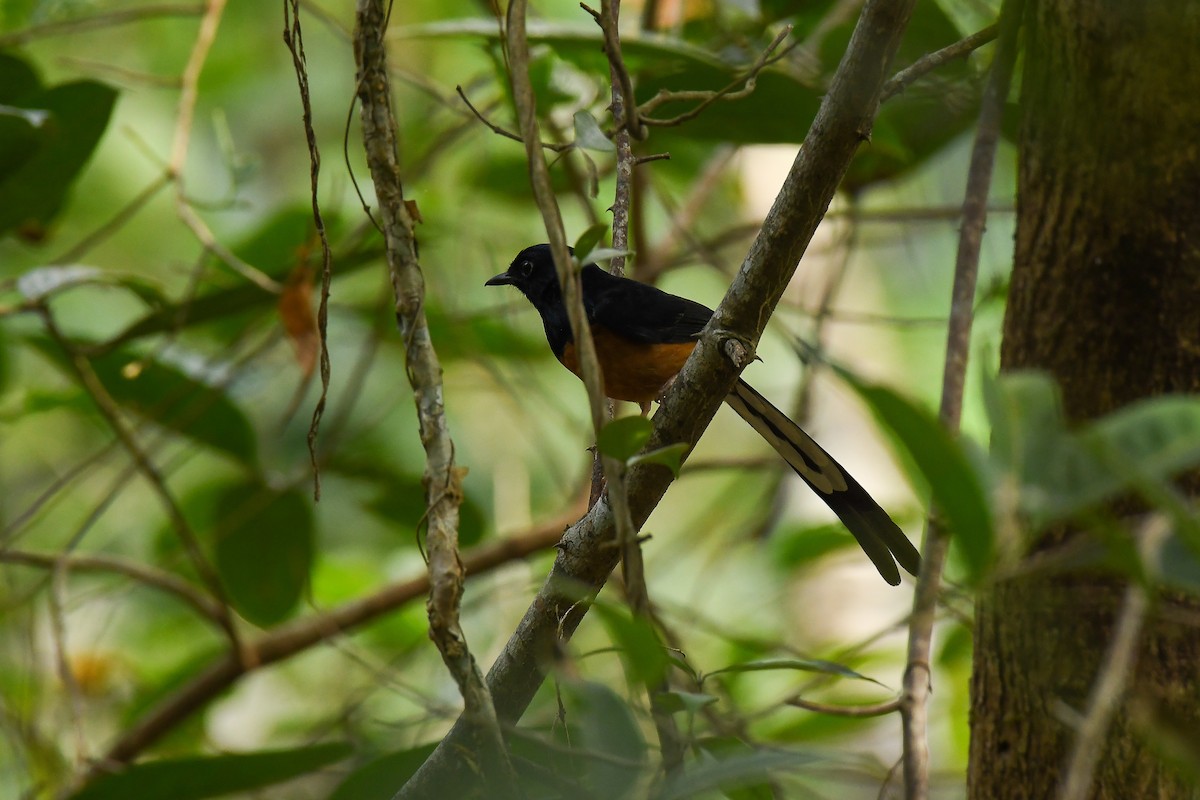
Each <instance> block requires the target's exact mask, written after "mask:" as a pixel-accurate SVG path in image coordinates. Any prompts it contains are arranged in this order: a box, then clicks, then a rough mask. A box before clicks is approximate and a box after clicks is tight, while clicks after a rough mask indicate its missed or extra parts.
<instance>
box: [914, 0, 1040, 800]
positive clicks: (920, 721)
mask: <svg viewBox="0 0 1200 800" xmlns="http://www.w3.org/2000/svg"><path fill="white" fill-rule="evenodd" d="M1022 6H1023V0H1004V5H1003V6H1002V7H1001V10H1000V41H999V44H998V45H997V52H996V59H995V61H994V62H993V63H992V71H991V74H990V75H989V77H988V83H987V88H986V89H985V90H984V95H983V100H982V103H981V106H980V109H979V126H978V128H977V130H976V134H975V146H974V149H973V151H972V153H971V166H970V170H969V172H968V174H967V188H966V197H965V199H964V200H963V222H962V231H961V235H960V237H959V243H958V256H957V258H956V260H955V264H954V287H953V289H952V291H951V299H950V320H949V329H948V331H947V334H946V367H945V372H944V375H943V378H942V400H941V407H940V409H939V411H938V418H939V420H940V421H941V423H942V425H944V426H945V427H946V429H947V430H950V431H958V429H959V426H960V422H961V419H962V400H963V388H964V385H965V382H966V372H967V356H968V354H969V353H970V345H971V326H972V322H973V321H974V316H975V286H976V283H977V280H978V274H979V253H980V249H981V247H982V243H983V231H984V225H985V223H986V221H987V200H988V190H989V188H990V187H991V182H992V167H993V163H994V161H995V155H996V144H997V142H998V140H999V136H1000V120H1001V117H1002V116H1003V114H1004V104H1005V101H1006V99H1007V97H1008V86H1009V82H1010V81H1011V79H1012V70H1013V64H1014V63H1015V61H1016V53H1017V32H1018V30H1019V28H1020V23H1021V10H1022ZM949 548H950V536H949V531H947V530H945V528H944V527H943V526H942V525H941V524H940V523H939V522H938V521H937V519H936V514H935V513H933V512H931V515H930V521H929V524H928V525H927V527H926V533H925V542H924V546H923V547H922V548H921V550H922V558H921V571H920V575H919V576H918V578H917V587H916V591H915V592H914V594H913V611H912V618H911V621H910V623H909V628H908V666H907V668H906V669H905V671H904V690H903V694H902V695H901V709H900V716H901V720H902V721H903V728H904V790H905V797H906V798H907V800H925V798H926V797H928V796H929V748H928V742H927V735H928V733H927V731H928V723H929V720H928V715H929V708H928V704H929V693H930V679H931V677H932V675H931V669H930V666H929V664H930V659H931V655H930V654H931V652H932V648H933V624H934V620H935V617H936V615H937V603H938V594H939V592H940V587H941V580H942V569H943V567H944V565H945V561H946V553H947V551H948V550H949Z"/></svg>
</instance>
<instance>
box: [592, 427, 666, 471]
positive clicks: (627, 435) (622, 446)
mask: <svg viewBox="0 0 1200 800" xmlns="http://www.w3.org/2000/svg"><path fill="white" fill-rule="evenodd" d="M653 430H654V425H652V424H651V422H650V420H648V419H646V418H645V417H621V418H620V419H614V420H613V421H612V422H610V423H608V424H607V425H605V426H604V427H603V428H601V430H600V435H599V436H598V437H597V442H596V444H597V446H598V447H599V448H600V452H601V453H603V454H604V455H606V456H610V457H611V458H615V459H617V460H618V461H621V462H622V463H623V462H625V461H628V460H629V459H630V458H631V457H633V456H634V455H636V454H637V452H638V451H639V450H641V449H642V446H643V445H645V444H646V442H648V441H649V440H650V434H651V432H652V431H653Z"/></svg>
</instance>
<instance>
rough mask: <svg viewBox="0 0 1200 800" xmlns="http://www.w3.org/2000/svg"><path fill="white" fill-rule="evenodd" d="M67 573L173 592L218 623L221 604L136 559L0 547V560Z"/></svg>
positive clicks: (168, 574)
mask: <svg viewBox="0 0 1200 800" xmlns="http://www.w3.org/2000/svg"><path fill="white" fill-rule="evenodd" d="M60 561H62V562H64V563H65V564H66V568H67V569H68V570H70V571H71V572H110V573H113V574H115V575H124V576H125V577H127V578H132V579H133V580H135V581H137V582H138V583H141V584H144V585H146V586H150V587H152V588H154V589H158V590H159V591H162V592H166V593H167V594H170V595H174V596H175V597H178V598H179V599H180V600H182V601H183V602H184V603H187V604H188V605H189V606H191V607H192V608H194V609H195V610H196V611H198V612H199V613H200V614H201V615H202V616H204V617H207V618H208V619H210V620H213V621H214V622H217V623H218V624H221V623H222V619H223V615H222V613H221V605H220V604H219V603H216V602H214V601H213V600H212V598H210V597H209V596H208V595H206V594H204V593H203V592H201V591H199V590H198V589H197V588H196V587H195V586H193V585H192V584H191V583H190V582H188V581H185V580H184V579H183V578H180V577H178V576H177V575H173V574H171V573H170V572H166V571H164V570H159V569H154V568H153V567H148V566H146V565H145V564H140V563H138V562H136V561H129V560H128V559H123V558H113V557H112V556H103V555H92V556H79V555H76V556H63V555H57V554H50V553H32V552H28V551H25V550H0V562H3V563H6V564H21V565H24V566H27V567H39V568H41V569H54V568H55V566H56V565H57V564H58V563H59V562H60Z"/></svg>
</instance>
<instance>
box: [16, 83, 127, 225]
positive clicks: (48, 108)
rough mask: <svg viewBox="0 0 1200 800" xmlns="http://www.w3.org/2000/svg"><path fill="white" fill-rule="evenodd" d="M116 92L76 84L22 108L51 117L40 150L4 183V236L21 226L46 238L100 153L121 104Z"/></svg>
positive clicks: (41, 95) (57, 88)
mask: <svg viewBox="0 0 1200 800" xmlns="http://www.w3.org/2000/svg"><path fill="white" fill-rule="evenodd" d="M116 98H117V93H116V91H115V90H114V89H112V88H111V87H109V86H106V85H104V84H102V83H98V82H96V81H76V82H74V83H67V84H63V85H61V86H55V87H53V88H51V89H48V90H44V91H39V92H35V93H33V94H31V95H28V96H26V97H25V98H24V99H23V100H22V102H21V107H22V108H26V109H33V110H37V111H39V112H46V113H47V114H48V115H49V118H48V120H47V121H46V123H45V124H44V125H43V126H42V127H41V128H40V129H39V133H40V136H39V139H40V144H39V145H38V147H37V148H36V150H34V151H32V152H30V153H28V158H25V159H23V160H22V161H21V163H20V164H19V165H18V164H13V165H12V166H11V167H10V169H9V170H8V172H7V174H6V175H5V176H4V178H3V180H0V233H4V232H6V231H9V230H11V229H13V228H16V227H18V226H20V227H21V228H22V231H23V233H24V234H25V235H26V236H28V237H30V238H35V239H36V238H40V236H41V235H42V234H44V231H45V228H46V226H47V225H48V224H49V223H50V221H51V220H52V219H53V218H54V216H55V215H56V214H57V213H58V211H59V209H60V208H61V207H62V204H63V201H64V199H65V198H66V195H67V192H68V190H69V189H70V187H71V184H72V183H73V182H74V181H75V179H76V178H77V177H78V175H79V173H80V171H81V170H82V169H83V166H84V164H86V163H87V161H88V159H89V158H90V157H91V155H92V151H94V150H95V149H96V145H97V144H98V143H99V142H100V137H101V136H102V135H103V134H104V129H105V128H106V127H107V126H108V119H109V116H110V115H111V113H112V108H113V104H114V103H115V102H116Z"/></svg>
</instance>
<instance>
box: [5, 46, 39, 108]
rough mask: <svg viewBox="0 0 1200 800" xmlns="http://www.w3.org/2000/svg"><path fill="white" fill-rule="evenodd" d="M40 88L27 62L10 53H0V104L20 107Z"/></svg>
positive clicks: (35, 74)
mask: <svg viewBox="0 0 1200 800" xmlns="http://www.w3.org/2000/svg"><path fill="white" fill-rule="evenodd" d="M41 88H42V84H41V82H40V81H39V80H38V76H37V73H36V72H35V71H34V69H33V67H31V66H30V65H29V62H28V61H26V60H25V59H23V58H18V57H17V56H15V55H13V54H11V53H0V103H4V104H5V105H22V102H21V101H23V100H24V99H25V98H26V97H28V96H29V95H31V94H34V93H36V92H38V91H40V90H41Z"/></svg>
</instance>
